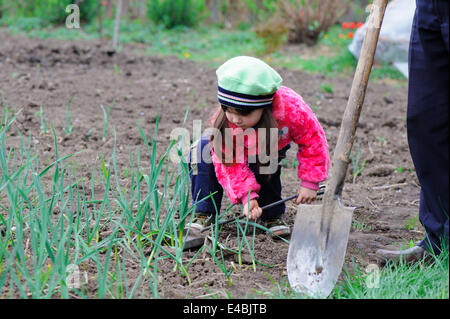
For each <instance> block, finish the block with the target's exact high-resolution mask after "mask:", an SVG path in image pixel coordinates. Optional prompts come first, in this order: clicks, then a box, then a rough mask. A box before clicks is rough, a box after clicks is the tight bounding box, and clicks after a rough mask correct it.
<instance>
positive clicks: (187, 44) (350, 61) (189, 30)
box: [0, 0, 402, 79]
mask: <svg viewBox="0 0 450 319" xmlns="http://www.w3.org/2000/svg"><path fill="white" fill-rule="evenodd" d="M371 2H372V1H371V0H122V1H121V3H122V7H121V19H120V33H119V43H122V44H124V43H137V44H145V45H146V46H147V50H148V51H149V52H150V53H151V54H156V55H166V54H173V55H177V56H178V57H180V58H189V59H194V60H202V61H208V62H209V63H210V64H211V66H216V65H218V64H220V62H223V60H225V59H227V58H230V57H232V56H235V55H238V54H240V55H243V54H248V55H255V56H259V57H264V58H265V59H266V60H267V61H268V62H269V61H270V62H272V63H274V64H275V65H280V66H285V67H289V68H294V69H300V70H304V71H308V72H321V73H323V74H325V75H339V74H343V75H345V72H346V70H347V71H348V72H347V73H348V74H351V73H352V72H353V71H354V67H355V66H356V61H355V59H354V58H353V56H352V55H351V53H350V52H349V51H348V49H347V46H348V44H349V43H350V41H351V38H352V35H353V31H354V30H350V29H349V28H348V25H352V24H353V25H357V23H358V22H359V24H362V22H364V21H365V19H366V17H367V12H366V6H367V5H368V4H370V3H371ZM118 3H119V0H16V1H13V0H0V26H3V27H6V28H7V29H8V30H9V31H10V32H26V33H27V34H28V35H29V36H33V37H42V38H45V37H56V38H62V39H73V40H75V39H92V38H102V39H108V38H112V37H113V31H114V18H115V14H116V9H117V6H118ZM69 4H77V5H78V6H79V8H80V20H81V21H80V22H81V29H79V30H78V31H74V30H71V29H67V28H65V27H64V25H65V20H66V18H67V16H68V14H69V13H67V12H66V11H65V8H66V6H67V5H69ZM350 22H351V23H350ZM343 25H345V27H343ZM293 46H294V47H296V48H297V49H298V50H290V49H289V48H290V47H293ZM307 48H310V49H309V51H308V49H307ZM299 52H300V53H299ZM377 68H378V69H379V70H378V71H376V72H374V76H375V77H377V78H384V77H387V78H394V79H401V78H402V75H401V74H400V73H399V72H397V71H396V70H394V69H392V68H391V67H390V66H389V65H386V64H380V65H378V66H377Z"/></svg>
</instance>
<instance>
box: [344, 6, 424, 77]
mask: <svg viewBox="0 0 450 319" xmlns="http://www.w3.org/2000/svg"><path fill="white" fill-rule="evenodd" d="M415 9H416V1H415V0H392V1H390V2H389V3H388V5H387V7H386V12H385V14H384V19H383V24H382V26H381V30H380V36H379V39H378V44H377V50H376V52H375V59H376V60H379V61H385V62H388V63H392V65H394V66H395V67H396V68H397V69H398V70H399V71H400V72H402V74H403V75H404V76H405V77H408V50H409V38H410V35H411V29H412V22H413V18H414V11H415ZM365 30H366V24H364V25H363V26H362V27H361V28H359V29H358V30H357V31H356V32H355V35H354V37H353V41H352V43H351V44H350V45H349V47H348V49H349V50H350V52H351V53H352V54H353V55H354V56H355V57H356V58H357V59H358V58H359V54H360V52H361V46H362V42H363V39H364V34H365Z"/></svg>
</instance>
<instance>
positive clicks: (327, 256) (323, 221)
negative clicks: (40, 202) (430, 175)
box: [287, 0, 387, 298]
mask: <svg viewBox="0 0 450 319" xmlns="http://www.w3.org/2000/svg"><path fill="white" fill-rule="evenodd" d="M386 4H387V0H375V1H374V2H373V5H372V9H371V12H370V16H369V18H368V21H367V24H366V25H367V31H366V35H365V37H364V41H363V45H362V49H361V54H360V58H359V61H358V65H357V67H356V72H355V76H354V79H353V83H352V87H351V90H350V96H349V99H348V103H347V107H346V109H345V112H344V116H343V118H342V123H341V128H340V132H339V137H338V140H337V143H336V148H335V151H334V154H333V159H332V163H331V169H330V178H329V180H328V182H327V184H326V187H325V194H324V196H323V200H322V204H321V205H299V207H298V210H297V215H296V218H295V223H294V229H293V231H292V235H291V240H290V244H289V250H288V256H287V273H288V279H289V283H290V285H291V287H292V288H293V289H294V290H295V291H297V292H300V293H303V294H306V295H308V296H310V297H317V298H326V297H327V296H328V295H329V294H330V293H331V291H332V290H333V288H334V285H335V284H336V281H337V279H338V276H339V274H340V273H341V270H342V266H343V263H344V257H345V252H346V249H347V242H348V236H349V233H350V227H351V222H352V214H353V210H354V208H351V207H345V206H344V205H343V204H342V200H341V194H342V189H343V187H344V181H345V175H346V172H347V168H348V164H349V162H350V160H349V158H350V152H351V149H352V146H353V140H354V137H355V131H356V127H357V125H358V120H359V115H360V113H361V108H362V105H363V102H364V97H365V92H366V87H367V82H368V81H369V75H370V71H371V68H372V64H373V59H374V55H375V49H376V46H377V41H378V36H379V31H380V28H381V22H382V20H383V16H384V12H385V10H386Z"/></svg>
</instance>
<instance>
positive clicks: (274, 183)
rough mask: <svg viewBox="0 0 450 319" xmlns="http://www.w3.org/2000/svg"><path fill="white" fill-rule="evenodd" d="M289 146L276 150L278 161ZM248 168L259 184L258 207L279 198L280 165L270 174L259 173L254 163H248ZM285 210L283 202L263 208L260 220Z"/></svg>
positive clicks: (278, 214) (283, 156) (275, 215)
mask: <svg viewBox="0 0 450 319" xmlns="http://www.w3.org/2000/svg"><path fill="white" fill-rule="evenodd" d="M289 148H290V145H288V146H286V147H284V148H283V149H281V150H280V151H279V152H278V162H280V161H281V160H282V159H283V158H285V157H286V152H287V150H288V149H289ZM249 167H250V169H251V170H252V172H253V174H255V177H256V181H257V182H258V183H259V184H260V185H261V190H260V191H259V193H258V195H259V198H258V204H259V207H263V206H266V205H268V204H272V203H274V202H276V201H279V200H281V176H280V175H281V166H280V165H279V164H278V168H277V171H276V172H275V173H274V174H272V175H264V174H260V173H259V170H258V168H257V165H256V164H250V165H249ZM285 210H286V205H285V203H282V204H280V205H277V206H274V207H271V208H268V209H265V210H264V211H263V214H262V216H261V220H262V221H265V220H267V219H272V218H277V217H280V216H281V215H283V214H284V212H285Z"/></svg>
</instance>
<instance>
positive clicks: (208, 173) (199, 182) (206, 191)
mask: <svg viewBox="0 0 450 319" xmlns="http://www.w3.org/2000/svg"><path fill="white" fill-rule="evenodd" d="M208 141H209V138H208V137H207V136H204V137H202V139H201V140H200V142H199V144H198V145H197V146H196V147H194V148H193V149H191V154H190V157H189V162H190V163H189V169H190V170H191V175H190V177H191V194H192V204H193V205H195V204H196V205H197V206H196V209H195V211H196V212H197V213H200V212H201V213H205V214H207V215H211V214H216V213H220V207H221V203H222V196H223V188H222V186H221V185H220V184H219V181H218V180H217V177H216V173H215V171H214V165H213V163H212V159H211V152H210V151H209V150H210V144H208ZM192 152H196V154H197V161H195V158H194V159H193V153H192ZM202 155H203V156H202ZM196 162H197V163H196ZM210 194H214V195H213V196H212V197H211V198H208V199H206V200H203V201H201V200H202V199H203V198H205V197H207V196H209V195H210ZM216 210H217V211H216Z"/></svg>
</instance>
